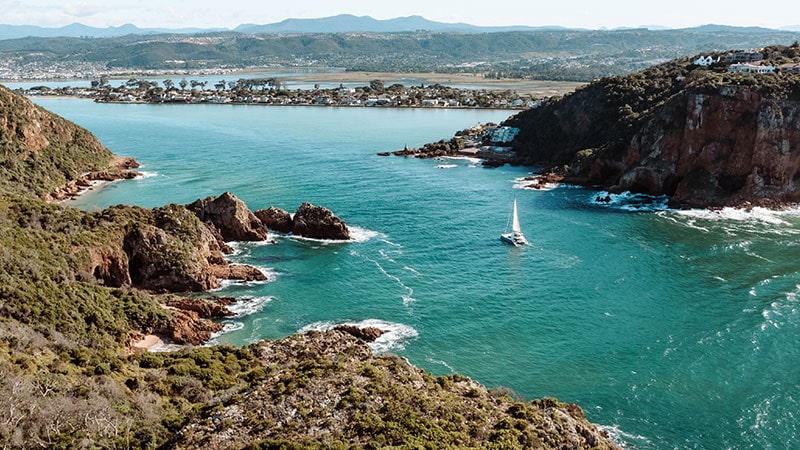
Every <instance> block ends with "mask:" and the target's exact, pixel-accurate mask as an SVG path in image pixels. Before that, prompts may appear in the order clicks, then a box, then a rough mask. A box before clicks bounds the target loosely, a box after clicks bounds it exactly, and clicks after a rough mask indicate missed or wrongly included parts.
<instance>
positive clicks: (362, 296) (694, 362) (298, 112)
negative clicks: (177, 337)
mask: <svg viewBox="0 0 800 450" xmlns="http://www.w3.org/2000/svg"><path fill="white" fill-rule="evenodd" d="M37 102H38V103H40V104H41V105H43V106H45V107H46V108H48V109H50V110H52V111H54V112H56V113H58V114H61V115H63V116H65V117H67V118H68V119H71V120H73V121H75V122H77V123H79V124H80V125H82V126H84V127H86V128H88V129H89V130H91V131H92V132H94V133H95V134H96V135H97V136H98V137H99V138H100V139H101V140H102V141H103V142H104V143H105V144H106V145H107V146H108V147H109V148H111V149H112V150H113V151H114V152H115V153H117V154H122V155H130V156H134V157H136V158H137V159H138V160H139V161H140V162H141V163H142V164H143V168H142V170H143V171H145V172H146V177H144V178H142V179H138V180H133V181H125V182H117V183H113V184H110V185H107V186H105V187H103V188H101V189H99V190H97V191H94V192H90V193H88V194H86V195H84V196H82V197H81V198H80V199H79V200H78V201H77V202H76V203H75V205H76V206H78V207H81V208H85V209H92V208H99V207H104V206H107V205H111V204H116V203H128V204H137V205H142V206H146V207H152V206H159V205H163V204H166V203H169V202H176V203H188V202H191V201H193V200H194V199H197V198H201V197H205V196H208V195H219V194H221V193H222V192H224V191H230V192H233V193H234V194H236V195H237V196H238V197H240V198H242V199H243V200H244V201H245V202H247V204H248V205H249V206H250V208H251V209H254V210H255V209H258V208H266V207H268V206H270V205H274V206H277V207H281V208H284V209H287V210H290V211H293V210H294V209H295V208H297V206H299V205H300V203H301V202H303V201H310V202H312V203H314V204H319V205H324V206H326V207H328V208H330V209H331V210H333V211H334V212H335V213H336V214H337V215H338V216H340V217H341V218H342V219H344V220H345V221H346V222H347V223H348V225H349V226H350V227H351V228H352V230H353V231H354V235H355V236H356V238H357V239H356V240H355V241H353V242H349V243H326V242H320V241H313V240H304V239H297V238H293V237H288V236H279V235H273V236H272V237H273V239H274V241H275V243H274V244H249V243H239V244H236V249H237V253H236V255H235V256H233V258H232V259H233V260H234V261H236V262H243V263H248V264H252V265H255V266H258V267H260V268H262V270H264V271H265V273H268V274H269V275H270V277H271V280H270V282H268V283H261V284H236V283H233V284H228V285H226V286H225V287H224V288H223V289H222V290H221V291H220V292H216V294H220V295H234V296H238V297H241V298H243V299H244V300H243V301H242V302H241V303H240V304H239V305H238V306H237V308H238V310H237V311H238V312H239V314H240V315H239V316H238V317H235V318H232V319H231V320H228V321H226V331H225V332H224V333H223V334H220V335H218V336H217V337H216V338H215V341H216V342H219V343H229V344H236V345H241V344H245V343H248V342H253V341H256V340H259V339H275V338H280V337H283V336H287V335H290V334H293V333H296V332H298V331H302V330H308V329H320V328H326V327H330V326H332V325H334V324H339V323H354V324H362V325H372V326H377V327H379V328H382V329H384V330H388V331H390V332H389V333H388V334H387V335H384V336H383V337H382V339H381V340H379V341H378V342H376V343H375V344H373V346H374V348H375V349H376V351H383V352H391V353H394V354H398V355H402V356H404V357H406V358H408V359H409V360H410V361H411V362H412V363H413V364H415V365H417V366H420V367H423V368H425V369H427V370H429V371H432V372H434V373H436V374H440V375H442V374H448V373H452V372H458V373H461V374H464V375H467V376H469V377H472V378H474V379H476V380H478V381H480V382H482V383H483V384H485V385H487V386H489V387H504V388H510V389H512V390H513V391H514V392H516V393H517V394H519V395H521V396H523V397H525V398H528V399H532V398H538V397H544V396H552V397H557V398H558V399H560V400H562V401H567V402H576V403H578V404H579V405H581V406H582V407H583V408H584V410H585V411H586V414H587V416H588V418H589V419H590V420H592V421H594V422H596V423H598V424H600V425H602V426H603V427H605V428H606V429H608V430H609V431H610V432H611V433H612V434H613V435H614V436H615V437H616V438H617V439H619V440H620V441H621V442H622V443H624V444H625V445H626V446H627V447H629V448H641V449H664V448H710V449H718V448H737V449H738V448H792V447H796V446H797V445H798V444H797V442H798V438H800V436H798V430H799V429H800V421H799V420H800V417H798V415H800V404H799V402H800V370H798V362H800V312H799V311H798V308H799V307H800V301H799V299H798V296H799V295H800V244H799V243H798V239H799V238H800V213H798V212H796V211H790V212H783V213H774V212H769V211H764V210H754V211H752V212H750V213H743V212H740V211H735V210H723V211H716V212H709V211H683V212H676V211H669V210H666V209H665V207H664V205H663V201H661V200H660V199H648V198H639V197H636V196H614V197H613V198H612V202H611V203H609V204H604V203H598V202H596V198H597V197H598V196H605V194H604V193H598V192H595V191H592V190H590V189H583V188H576V187H565V186H562V187H557V188H555V189H551V190H545V191H533V190H526V189H524V188H523V184H522V183H520V182H519V179H520V178H521V177H524V176H525V175H527V173H528V169H525V168H512V167H503V168H497V169H486V168H481V167H480V166H478V165H476V163H475V161H470V160H461V159H455V160H447V161H435V160H416V159H406V158H400V157H394V156H393V157H379V156H377V155H376V153H377V152H381V151H389V150H394V149H400V148H402V147H403V146H404V145H406V144H407V145H409V146H418V145H421V144H423V143H425V142H430V141H435V140H438V139H441V138H449V137H451V136H452V135H453V133H454V132H455V131H456V130H459V129H462V128H466V127H469V126H472V125H475V124H477V123H479V122H487V121H495V122H497V121H500V120H502V119H504V118H505V117H507V116H508V114H509V112H507V111H473V110H450V111H448V110H396V109H363V108H354V109H335V108H312V107H295V108H281V107H259V106H226V105H109V104H106V105H102V104H95V103H92V102H89V101H81V100H75V99H38V100H37ZM514 197H516V198H517V201H518V203H519V209H520V221H521V223H522V227H523V230H524V231H525V233H526V235H527V237H528V240H529V241H530V242H531V245H530V246H528V247H524V248H511V247H509V246H506V245H504V244H503V243H501V242H500V240H499V234H500V233H501V232H503V231H504V230H505V226H506V223H507V220H508V215H509V212H510V208H511V202H512V200H513V199H514Z"/></svg>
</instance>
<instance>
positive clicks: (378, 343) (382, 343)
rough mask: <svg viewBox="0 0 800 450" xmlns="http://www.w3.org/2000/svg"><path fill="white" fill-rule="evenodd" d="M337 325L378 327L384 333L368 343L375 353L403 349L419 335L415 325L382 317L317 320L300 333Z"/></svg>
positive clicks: (326, 328)
mask: <svg viewBox="0 0 800 450" xmlns="http://www.w3.org/2000/svg"><path fill="white" fill-rule="evenodd" d="M337 325H349V326H355V327H358V328H377V329H379V330H381V331H383V332H384V333H383V334H382V335H381V336H380V337H379V338H378V339H375V340H374V341H373V342H370V343H368V344H367V345H369V347H370V348H371V349H372V351H373V352H375V353H386V352H388V351H395V350H402V349H404V348H405V343H406V342H407V341H408V340H410V339H414V338H416V337H418V336H419V333H418V332H417V330H415V329H414V328H413V327H410V326H408V325H405V324H402V323H395V322H387V321H385V320H380V319H366V320H362V321H360V322H342V323H334V322H330V321H327V322H315V323H312V324H308V325H306V326H304V327H303V328H300V329H299V330H298V331H297V332H298V333H308V332H309V331H327V330H332V329H333V328H334V327H336V326H337Z"/></svg>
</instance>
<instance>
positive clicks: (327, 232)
mask: <svg viewBox="0 0 800 450" xmlns="http://www.w3.org/2000/svg"><path fill="white" fill-rule="evenodd" d="M255 215H256V216H257V217H258V218H259V219H261V221H262V223H263V224H264V226H266V227H267V228H269V229H270V230H274V231H277V232H279V233H292V234H294V235H296V236H303V237H307V238H312V239H332V240H338V241H347V240H350V229H349V228H348V227H347V224H346V223H345V222H344V221H343V220H342V219H340V218H339V217H337V216H335V215H334V214H333V211H331V210H330V209H328V208H325V207H324V206H314V205H312V204H311V203H308V202H303V203H302V204H301V205H300V206H299V207H298V208H297V210H296V211H295V213H294V217H292V215H291V214H290V213H289V212H288V211H285V210H283V209H280V208H276V207H274V206H270V207H269V208H267V209H261V210H258V211H256V212H255Z"/></svg>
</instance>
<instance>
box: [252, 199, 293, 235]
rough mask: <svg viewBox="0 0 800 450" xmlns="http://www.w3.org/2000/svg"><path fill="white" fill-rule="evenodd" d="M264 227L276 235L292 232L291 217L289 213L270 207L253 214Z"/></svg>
mask: <svg viewBox="0 0 800 450" xmlns="http://www.w3.org/2000/svg"><path fill="white" fill-rule="evenodd" d="M254 214H255V215H256V217H258V219H259V220H261V223H263V224H264V226H265V227H267V228H268V229H270V230H272V231H277V232H278V233H291V232H292V225H293V222H292V215H291V214H289V211H286V210H283V209H280V208H276V207H274V206H270V207H269V208H267V209H259V210H258V211H256V212H255V213H254Z"/></svg>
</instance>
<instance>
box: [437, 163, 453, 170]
mask: <svg viewBox="0 0 800 450" xmlns="http://www.w3.org/2000/svg"><path fill="white" fill-rule="evenodd" d="M456 167H458V164H439V165H438V166H436V168H437V169H455V168H456Z"/></svg>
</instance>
